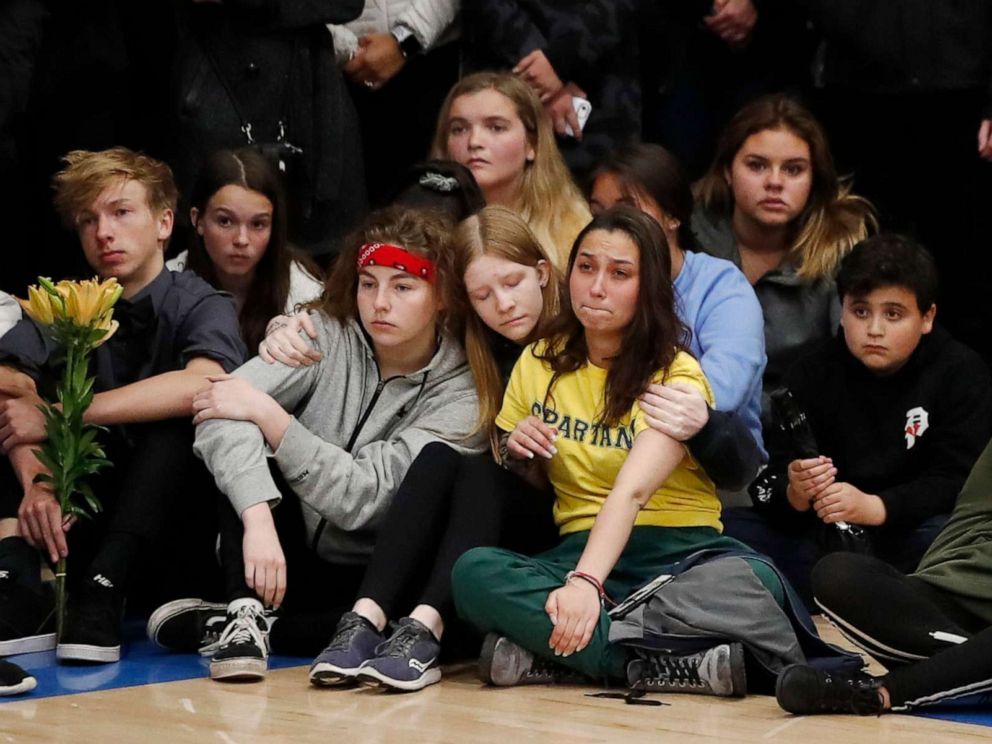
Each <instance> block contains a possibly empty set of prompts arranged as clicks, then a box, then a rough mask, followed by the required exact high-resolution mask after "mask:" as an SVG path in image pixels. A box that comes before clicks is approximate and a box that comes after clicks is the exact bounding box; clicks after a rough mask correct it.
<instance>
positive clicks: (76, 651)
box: [55, 575, 124, 664]
mask: <svg viewBox="0 0 992 744" xmlns="http://www.w3.org/2000/svg"><path fill="white" fill-rule="evenodd" d="M101 580H102V581H101ZM105 581H106V579H103V577H102V576H99V575H97V576H95V577H93V578H92V579H89V580H88V581H87V582H86V584H85V585H84V586H82V587H80V588H79V589H77V590H76V591H75V592H72V593H71V594H70V595H69V603H68V611H67V612H66V617H65V626H64V628H63V629H62V638H61V639H59V642H58V645H56V647H55V658H56V659H58V660H59V661H83V662H91V663H98V664H109V663H112V662H115V661H120V660H121V619H122V618H123V616H124V595H122V594H121V593H120V592H119V591H118V590H117V589H116V588H114V587H113V585H110V586H108V585H107V584H106V583H104V582H105Z"/></svg>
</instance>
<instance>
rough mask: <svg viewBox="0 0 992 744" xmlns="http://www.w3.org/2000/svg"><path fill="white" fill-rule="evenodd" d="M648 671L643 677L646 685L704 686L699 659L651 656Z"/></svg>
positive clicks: (648, 660) (642, 680)
mask: <svg viewBox="0 0 992 744" xmlns="http://www.w3.org/2000/svg"><path fill="white" fill-rule="evenodd" d="M645 661H646V662H647V667H648V668H647V673H646V674H645V675H644V676H643V677H642V678H641V682H642V683H643V684H644V685H647V686H650V685H654V684H677V685H680V686H682V687H686V686H689V687H702V686H703V684H704V683H703V680H701V679H700V678H699V661H698V659H696V658H695V657H686V656H649V657H648V658H647V659H645Z"/></svg>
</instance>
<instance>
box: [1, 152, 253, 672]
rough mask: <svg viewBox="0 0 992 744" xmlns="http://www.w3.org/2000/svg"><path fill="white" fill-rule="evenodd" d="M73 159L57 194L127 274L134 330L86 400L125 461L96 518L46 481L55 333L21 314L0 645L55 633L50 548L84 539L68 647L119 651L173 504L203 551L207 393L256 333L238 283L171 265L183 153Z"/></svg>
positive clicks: (10, 393)
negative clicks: (246, 325) (232, 290)
mask: <svg viewBox="0 0 992 744" xmlns="http://www.w3.org/2000/svg"><path fill="white" fill-rule="evenodd" d="M65 162H66V167H65V168H64V169H63V170H62V171H61V172H59V173H58V174H57V175H56V176H55V205H56V208H57V209H58V211H59V213H60V215H61V216H62V218H63V220H64V221H65V223H66V224H67V225H68V226H70V227H72V228H73V229H75V230H76V232H77V234H78V235H79V240H80V243H81V244H82V248H83V253H84V254H85V256H86V260H87V262H88V263H89V264H90V266H92V267H93V269H94V271H96V272H97V274H99V275H100V278H101V279H106V278H109V277H116V278H117V280H118V281H119V282H120V283H121V284H122V285H123V287H124V292H123V295H122V298H121V300H119V301H118V304H117V306H116V307H115V308H114V318H115V320H117V321H119V323H120V326H119V329H118V331H117V333H115V334H114V336H112V337H111V338H110V339H109V340H108V341H107V343H105V344H103V345H102V346H100V347H99V348H98V349H97V350H96V351H95V352H94V354H93V358H92V361H91V373H92V374H94V375H95V377H96V383H95V387H94V390H95V395H94V396H93V402H92V405H91V406H90V408H89V409H88V411H87V413H86V420H87V421H88V422H89V423H94V424H102V425H105V426H108V427H110V431H109V432H108V433H107V434H104V435H102V439H103V440H104V444H105V449H106V451H107V453H108V457H109V459H110V460H111V461H112V462H113V464H114V467H113V468H111V469H108V470H107V471H105V472H103V473H101V474H100V475H99V476H97V477H96V478H94V479H93V481H92V485H93V487H94V491H95V492H96V493H97V494H98V496H99V498H100V499H101V501H102V503H103V506H104V511H105V514H104V515H101V516H100V517H98V518H97V519H96V520H95V521H94V522H93V523H89V522H87V523H86V524H74V523H73V520H69V519H66V518H65V515H63V514H62V512H61V510H60V507H59V504H58V502H57V500H56V499H55V497H54V495H53V494H52V493H51V491H50V490H49V489H48V488H47V487H46V486H45V484H40V483H35V482H34V476H35V475H36V474H38V473H39V472H42V471H43V466H42V465H41V463H39V462H38V460H37V458H36V457H35V455H34V453H33V452H32V450H33V449H34V448H35V447H36V445H37V443H38V442H41V441H43V440H44V438H45V428H44V419H43V417H42V415H41V412H40V411H39V410H38V408H37V405H38V403H40V402H41V398H40V397H39V392H41V393H42V394H46V395H47V396H48V397H49V398H50V393H51V388H52V383H53V382H54V375H53V374H52V373H53V371H54V370H53V369H52V366H51V361H52V355H53V352H54V347H53V344H52V342H51V340H50V339H49V338H48V337H47V336H46V335H45V333H44V332H43V330H42V329H41V328H40V327H39V326H37V325H36V324H35V323H34V322H33V321H31V320H30V319H24V320H21V321H20V322H19V323H18V324H17V325H16V326H14V328H13V329H11V330H10V331H9V332H8V333H7V334H6V335H4V336H3V338H2V339H0V448H2V449H3V451H4V453H5V454H6V455H7V458H5V459H4V458H0V538H2V539H0V655H5V654H12V653H22V652H26V651H36V650H42V649H45V648H51V647H52V646H53V645H54V634H53V633H52V632H51V630H52V623H51V608H52V599H51V596H50V593H49V592H46V588H45V587H44V586H43V585H42V584H41V582H40V565H39V563H40V557H39V555H38V551H39V550H41V551H43V552H44V553H45V554H46V556H47V557H48V558H49V559H50V560H51V561H52V562H53V563H54V562H55V561H56V560H58V559H59V558H60V557H66V556H69V555H70V550H69V547H70V546H71V547H72V551H71V554H72V561H71V563H72V566H73V570H72V571H70V575H69V579H70V587H69V590H70V592H69V611H68V616H67V624H66V628H65V631H64V634H63V637H62V638H61V639H60V640H59V644H58V649H57V655H58V658H59V659H60V660H76V661H95V662H111V661H117V660H118V659H119V658H120V621H121V615H122V612H123V602H124V591H125V588H126V582H127V580H128V578H130V577H131V576H132V575H133V574H134V573H135V571H134V567H135V563H136V560H137V559H139V558H143V557H144V556H145V555H146V554H147V553H146V551H150V550H151V549H153V548H155V547H157V543H158V542H159V541H161V539H162V536H163V534H164V532H165V531H166V530H167V529H168V527H166V526H165V525H167V524H169V522H168V517H169V516H170V515H174V514H184V513H185V514H187V515H189V517H190V518H189V519H187V520H186V521H185V523H184V527H183V529H185V530H187V532H186V535H185V538H184V551H186V552H187V553H195V548H196V545H197V543H196V537H197V536H201V537H203V535H200V532H201V529H202V527H201V525H202V524H204V523H206V524H209V522H210V517H211V516H212V515H213V513H214V510H215V502H214V501H213V500H212V498H211V495H212V494H211V493H210V492H207V495H206V496H205V498H208V499H210V500H209V501H208V502H207V503H206V504H200V503H198V502H197V501H196V500H195V499H197V498H198V497H199V498H204V496H202V494H204V493H205V492H204V491H203V490H202V489H201V488H199V487H198V486H199V483H200V482H202V483H206V484H210V483H211V479H210V478H209V476H208V475H206V473H205V471H204V470H203V468H202V466H201V465H198V464H197V461H196V460H195V458H194V457H193V454H192V441H193V427H192V426H191V424H190V418H189V417H190V416H191V407H192V399H193V396H194V395H195V394H196V393H197V392H198V391H199V390H201V389H204V388H205V387H207V385H208V382H207V377H208V376H210V375H215V374H222V373H224V372H229V371H231V370H233V369H234V368H235V367H237V366H238V365H240V364H241V362H242V361H244V356H245V348H244V344H243V343H242V341H241V339H240V337H239V334H238V320H237V315H236V311H235V308H234V303H233V302H232V301H231V299H230V298H229V297H227V296H225V295H224V294H222V293H220V292H217V291H215V290H214V289H213V288H211V287H210V286H209V285H208V284H207V283H206V282H204V281H203V280H201V279H199V278H198V277H196V276H195V275H193V274H190V273H188V272H187V273H173V272H170V271H168V270H166V269H165V266H164V252H165V246H166V243H167V242H168V240H169V237H170V235H171V233H172V225H173V214H174V210H175V205H176V197H177V192H176V186H175V183H174V181H173V178H172V172H171V171H170V170H169V167H168V166H167V165H165V164H164V163H161V162H159V161H156V160H153V159H152V158H149V157H146V156H144V155H140V154H137V153H134V152H131V151H130V150H127V149H124V148H114V149H111V150H106V151H103V152H85V151H80V150H77V151H73V152H70V153H69V154H68V155H67V156H66V158H65ZM198 473H203V478H202V481H200V480H197V477H198ZM197 506H199V507H201V508H200V509H199V510H197V511H193V510H194V509H196V508H197ZM204 506H205V507H206V508H205V509H203V508H202V507H204ZM204 515H207V518H206V519H204ZM207 554H208V555H209V553H207ZM173 570H175V569H173Z"/></svg>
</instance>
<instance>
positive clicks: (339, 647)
mask: <svg viewBox="0 0 992 744" xmlns="http://www.w3.org/2000/svg"><path fill="white" fill-rule="evenodd" d="M365 622H366V621H365V620H363V619H362V618H361V616H358V617H355V618H354V619H353V620H350V621H349V622H348V624H347V625H345V626H344V627H343V628H341V630H340V631H338V632H337V633H335V634H334V637H333V638H332V639H331V642H330V643H329V644H328V645H327V649H326V650H327V651H346V650H347V649H348V647H349V646H350V645H351V641H352V640H353V639H354V637H355V636H356V635H358V634H359V633H360V632H361V631H362V629H363V628H364V627H365Z"/></svg>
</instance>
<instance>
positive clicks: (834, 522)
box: [724, 234, 992, 600]
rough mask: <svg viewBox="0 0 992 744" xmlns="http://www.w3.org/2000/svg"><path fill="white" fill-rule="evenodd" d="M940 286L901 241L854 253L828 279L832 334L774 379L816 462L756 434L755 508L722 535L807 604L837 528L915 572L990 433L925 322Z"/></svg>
mask: <svg viewBox="0 0 992 744" xmlns="http://www.w3.org/2000/svg"><path fill="white" fill-rule="evenodd" d="M937 285H938V282H937V274H936V269H935V268H934V263H933V260H932V259H931V257H930V255H929V254H928V253H927V252H926V251H925V250H924V249H923V248H922V246H920V245H918V244H917V243H914V242H913V241H911V240H909V239H907V238H904V237H902V236H899V235H891V234H888V235H878V236H875V237H872V238H868V239H867V240H864V241H862V242H861V243H859V244H858V245H857V246H855V248H854V250H853V251H852V252H851V253H850V254H849V255H848V256H847V257H845V258H844V260H843V262H842V263H841V267H840V271H839V273H838V276H837V288H838V294H839V295H840V298H841V302H842V304H843V307H842V316H841V327H842V332H841V333H840V334H839V336H838V338H836V339H833V340H831V341H830V342H828V343H827V344H825V345H824V346H822V347H820V348H819V349H817V350H815V351H814V352H812V353H811V354H809V355H807V356H806V357H804V358H802V359H800V360H799V361H797V362H796V363H795V364H794V365H793V366H792V367H791V368H790V370H789V371H788V373H787V374H786V376H785V381H784V382H785V387H786V388H787V389H788V390H789V391H791V393H792V396H793V398H794V399H795V401H796V403H797V404H798V407H799V409H800V410H801V411H802V412H803V413H804V414H805V417H806V420H807V422H808V424H809V431H810V432H811V434H812V438H813V439H814V440H815V446H816V450H817V451H818V453H819V454H818V456H815V457H811V456H809V455H800V454H799V453H798V452H797V451H796V448H795V446H794V445H793V444H792V442H790V441H788V438H787V437H785V436H784V435H783V434H782V432H778V433H777V435H776V433H775V432H766V436H767V437H768V441H769V450H770V455H771V460H770V464H769V467H768V469H767V470H766V471H765V472H764V473H763V474H762V475H761V476H759V479H758V480H757V481H756V482H755V484H753V485H752V489H751V490H752V493H753V494H754V495H755V506H756V509H755V510H740V509H734V510H727V512H725V517H724V523H725V525H726V532H727V534H729V535H731V536H733V537H737V538H738V539H740V540H743V541H744V542H746V543H748V544H750V545H751V546H752V547H754V548H755V549H757V550H759V551H761V552H764V553H766V554H768V555H770V556H771V557H772V558H774V559H775V561H776V563H778V564H779V566H780V567H781V568H782V569H783V571H784V572H785V573H786V575H787V576H788V578H789V579H790V580H791V581H792V582H793V584H794V586H796V588H797V589H798V590H799V591H800V593H801V594H802V595H803V596H804V597H805V598H806V599H807V600H809V598H810V591H809V585H810V584H809V577H810V571H811V569H812V566H813V563H814V562H815V561H816V559H817V558H818V556H819V553H820V552H822V549H823V546H824V543H828V544H829V542H830V537H831V535H832V534H835V533H834V531H836V530H837V529H838V525H840V526H842V527H843V526H845V525H857V526H860V527H861V528H862V529H863V530H864V532H865V533H866V534H867V544H870V550H871V551H872V552H873V553H874V554H875V555H877V556H878V557H879V558H881V559H883V560H885V561H887V562H888V563H890V564H892V565H894V566H895V567H896V568H898V569H900V570H902V571H911V570H913V569H914V568H915V567H916V564H917V563H918V562H919V559H920V557H921V556H922V555H923V553H924V551H925V550H926V549H927V547H928V546H929V545H930V543H931V542H932V541H933V539H934V537H935V536H936V535H937V533H938V532H939V531H940V529H941V527H942V526H943V525H944V523H945V522H946V520H947V515H948V514H950V512H951V510H952V509H953V507H954V503H955V498H956V497H957V494H958V492H959V491H960V490H961V486H962V485H963V484H964V481H965V478H966V477H967V475H968V472H969V470H970V468H971V466H972V465H973V464H974V463H975V460H976V459H977V458H978V455H979V453H980V452H981V450H982V447H983V446H984V444H985V443H986V442H987V441H988V439H989V435H990V433H992V429H990V427H992V381H990V378H989V372H988V369H987V368H986V367H985V365H984V363H983V362H982V360H981V358H980V357H979V356H978V355H977V354H975V353H974V352H973V351H971V350H970V349H968V348H967V347H965V346H963V345H962V344H960V343H958V342H956V341H954V340H953V339H952V338H951V337H950V336H949V335H948V334H947V332H946V331H944V330H943V329H941V328H940V327H939V326H936V325H935V324H934V316H935V315H936V312H937V305H936V295H937ZM862 549H865V548H864V547H862Z"/></svg>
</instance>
